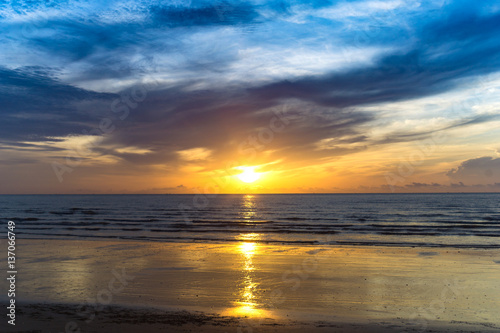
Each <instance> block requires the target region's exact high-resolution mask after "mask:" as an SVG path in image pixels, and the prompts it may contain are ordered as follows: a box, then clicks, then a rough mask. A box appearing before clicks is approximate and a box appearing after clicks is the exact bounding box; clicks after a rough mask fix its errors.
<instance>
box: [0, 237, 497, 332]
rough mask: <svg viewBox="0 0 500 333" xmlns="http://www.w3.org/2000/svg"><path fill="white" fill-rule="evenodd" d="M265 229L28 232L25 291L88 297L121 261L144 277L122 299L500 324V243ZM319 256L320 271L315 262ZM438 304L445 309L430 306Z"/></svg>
mask: <svg viewBox="0 0 500 333" xmlns="http://www.w3.org/2000/svg"><path fill="white" fill-rule="evenodd" d="M261 237H262V234H259V233H256V232H254V233H244V234H240V235H238V239H239V241H238V242H234V243H232V244H203V243H198V244H188V243H175V244H173V243H159V242H158V243H136V242H133V243H132V242H108V241H106V242H102V241H79V242H74V241H66V242H62V241H51V242H50V243H48V242H46V241H44V240H20V246H21V247H22V249H23V251H24V252H23V253H24V255H23V257H22V258H20V259H19V266H20V267H23V279H22V280H21V279H20V280H19V285H18V287H19V290H20V294H19V298H18V299H19V300H20V301H21V300H23V299H28V298H29V299H30V300H38V301H54V302H73V303H78V302H85V301H86V300H87V299H91V298H94V299H95V298H96V296H97V293H98V292H100V291H102V290H104V289H106V288H108V283H109V281H110V279H111V278H112V277H113V274H112V270H113V269H116V270H118V271H121V269H122V268H126V271H127V274H132V275H134V276H135V279H134V280H133V281H131V282H130V283H129V285H128V286H127V288H125V289H124V290H123V291H121V292H120V293H118V294H113V300H112V301H113V303H116V304H125V305H127V304H128V305H131V306H137V305H139V306H148V307H160V308H162V307H167V308H174V309H188V310H194V311H204V312H210V313H219V314H223V315H229V316H237V317H249V318H258V319H260V318H268V317H270V318H275V319H288V318H294V319H297V320H298V319H299V318H301V317H300V316H299V315H300V314H303V315H304V317H306V316H309V315H311V314H318V315H321V316H325V318H329V316H338V317H341V318H351V317H356V318H357V317H359V318H364V319H373V320H382V319H384V320H385V319H391V318H395V317H400V318H409V317H410V316H412V315H414V314H415V313H416V314H417V315H419V316H424V315H427V316H431V315H433V316H434V317H436V316H439V317H440V320H444V321H451V320H456V318H461V320H470V321H473V320H476V319H475V318H477V315H478V314H480V316H481V318H482V319H481V320H484V321H485V322H488V323H495V324H496V323H499V321H498V313H497V311H496V309H498V307H499V306H500V303H499V299H500V289H498V268H497V266H498V263H496V262H497V261H500V257H499V254H498V251H477V250H475V251H473V250H470V251H467V250H463V249H462V250H460V251H459V250H451V249H447V250H446V251H445V250H436V253H439V254H438V255H434V256H422V255H420V252H421V251H422V250H421V249H411V248H410V249H400V248H358V247H336V248H326V247H321V248H319V247H313V246H294V247H291V246H283V245H277V244H265V243H261V242H260V239H261ZM320 250H321V251H320ZM313 256H315V257H316V259H317V260H318V265H317V267H316V269H315V270H312V269H308V268H310V267H311V265H310V259H311V258H312V257H313ZM308 260H309V261H308ZM0 263H1V260H0ZM304 263H308V264H304ZM457 263H460V264H457ZM471 276H474V279H470V277H471ZM455 278H456V279H457V281H459V283H458V286H459V288H456V287H454V286H455ZM450 286H451V287H453V288H454V289H451V287H450ZM295 287H296V288H295ZM454 290H456V291H457V293H458V294H457V295H455V294H454ZM278 291H279V294H281V295H282V296H280V297H279V299H278V298H276V297H273V294H274V293H275V292H278ZM441 295H445V296H446V301H445V302H444V303H439V302H441ZM16 296H18V295H17V294H16ZM1 299H2V298H1V295H0V300H1ZM278 300H282V301H281V302H278ZM436 304H438V305H439V306H441V304H443V306H444V308H443V309H445V310H442V311H441V310H440V309H441V308H437V310H439V311H438V312H429V311H434V310H432V309H433V308H431V307H432V306H434V305H436ZM420 309H424V310H425V311H427V312H422V313H423V314H422V313H421V311H420ZM287 315H289V317H287ZM322 320H323V319H322ZM356 320H357V319H356ZM499 324H500V323H499Z"/></svg>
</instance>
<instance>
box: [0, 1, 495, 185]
mask: <svg viewBox="0 0 500 333" xmlns="http://www.w3.org/2000/svg"><path fill="white" fill-rule="evenodd" d="M0 45H1V51H0V181H1V184H0V193H199V192H201V193H213V192H216V191H219V192H391V191H394V192H436V191H440V192H447V191H499V190H500V140H499V138H500V97H499V93H500V4H499V3H498V1H477V0H473V1H461V0H457V1H451V0H432V1H424V0H421V1H419V0H388V1H377V0H370V1H326V0H325V1H321V0H317V1H307V2H300V1H263V0H255V1H234V2H232V1H196V0H173V1H154V0H120V1H78V0H74V1H63V0H61V1H8V2H7V3H5V2H4V3H3V4H1V5H0ZM242 166H249V167H254V170H255V171H256V172H259V173H261V178H260V180H259V181H257V182H255V183H252V184H251V185H246V184H245V183H243V182H241V181H239V180H238V179H237V178H236V177H234V175H235V174H237V173H238V172H241V170H242V169H241V168H238V167H242Z"/></svg>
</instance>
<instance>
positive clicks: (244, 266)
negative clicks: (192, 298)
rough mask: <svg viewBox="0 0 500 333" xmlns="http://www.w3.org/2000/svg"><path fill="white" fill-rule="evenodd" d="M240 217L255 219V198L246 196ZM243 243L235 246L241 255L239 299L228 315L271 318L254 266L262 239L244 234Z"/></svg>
mask: <svg viewBox="0 0 500 333" xmlns="http://www.w3.org/2000/svg"><path fill="white" fill-rule="evenodd" d="M241 207H242V211H241V212H240V215H241V216H242V217H243V218H244V219H246V220H250V219H253V218H254V217H255V213H256V209H255V196H253V195H245V196H244V197H243V203H242V205H241ZM238 238H239V239H240V240H241V242H240V243H238V244H236V245H235V251H237V252H238V253H239V254H240V255H241V268H240V270H241V276H242V277H241V280H240V281H238V285H239V290H238V298H237V300H235V301H234V302H233V304H234V307H233V308H230V309H228V310H227V311H226V314H227V315H231V316H238V317H252V318H255V317H269V311H267V310H265V309H263V306H264V304H262V300H261V297H259V288H261V286H260V283H259V282H258V280H257V278H256V275H257V273H258V272H259V271H258V267H257V266H256V265H255V264H254V258H255V256H256V255H258V254H259V251H260V247H261V245H260V244H259V243H257V242H256V241H258V240H259V239H260V238H261V235H260V234H258V233H242V234H240V235H239V237H238Z"/></svg>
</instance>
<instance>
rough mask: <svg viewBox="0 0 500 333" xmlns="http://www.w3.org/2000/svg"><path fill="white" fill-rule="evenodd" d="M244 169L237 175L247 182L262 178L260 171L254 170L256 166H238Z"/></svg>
mask: <svg viewBox="0 0 500 333" xmlns="http://www.w3.org/2000/svg"><path fill="white" fill-rule="evenodd" d="M238 169H240V170H243V172H242V173H240V174H239V175H237V177H238V178H239V179H240V180H241V181H242V182H245V183H253V182H254V181H256V180H258V179H259V178H260V173H257V172H255V171H254V169H255V167H240V168H238Z"/></svg>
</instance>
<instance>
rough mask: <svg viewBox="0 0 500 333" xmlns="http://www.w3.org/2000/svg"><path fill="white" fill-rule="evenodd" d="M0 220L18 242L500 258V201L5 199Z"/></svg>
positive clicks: (396, 197)
mask: <svg viewBox="0 0 500 333" xmlns="http://www.w3.org/2000/svg"><path fill="white" fill-rule="evenodd" d="M0 211H1V212H2V219H4V220H6V221H8V220H13V221H15V222H16V235H17V237H18V238H37V239H54V238H56V239H87V240H89V239H90V240H92V239H96V240H97V239H99V240H103V239H127V240H142V241H155V242H219V243H227V242H241V241H251V242H261V243H282V244H313V245H317V244H322V245H328V244H330V245H351V246H352V245H360V246H402V247H415V246H425V247H453V248H492V249H493V248H500V238H499V237H500V194H498V193H488V194H486V193H484V194H476V193H474V194H451V193H450V194H448V193H447V194H255V195H238V194H231V195H229V194H227V195H214V196H193V195H1V196H0ZM6 221H5V223H6Z"/></svg>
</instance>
